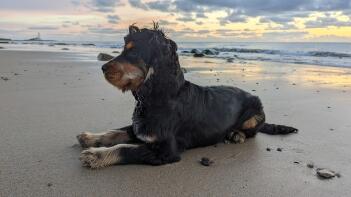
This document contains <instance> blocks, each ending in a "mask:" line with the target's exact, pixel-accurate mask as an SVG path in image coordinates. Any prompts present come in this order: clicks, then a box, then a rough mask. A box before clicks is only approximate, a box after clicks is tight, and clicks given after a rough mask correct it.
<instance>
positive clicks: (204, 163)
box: [200, 157, 214, 166]
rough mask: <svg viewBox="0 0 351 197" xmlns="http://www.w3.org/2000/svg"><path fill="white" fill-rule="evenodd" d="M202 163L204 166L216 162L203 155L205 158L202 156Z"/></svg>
mask: <svg viewBox="0 0 351 197" xmlns="http://www.w3.org/2000/svg"><path fill="white" fill-rule="evenodd" d="M200 163H201V165H203V166H210V165H212V164H213V163H214V161H211V160H210V159H209V158H207V157H203V158H201V160H200Z"/></svg>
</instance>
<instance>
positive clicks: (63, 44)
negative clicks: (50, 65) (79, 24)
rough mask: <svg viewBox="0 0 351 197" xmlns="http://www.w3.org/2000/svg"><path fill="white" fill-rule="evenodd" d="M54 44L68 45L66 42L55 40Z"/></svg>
mask: <svg viewBox="0 0 351 197" xmlns="http://www.w3.org/2000/svg"><path fill="white" fill-rule="evenodd" d="M54 45H68V44H67V43H63V42H57V43H54Z"/></svg>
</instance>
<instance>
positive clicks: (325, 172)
mask: <svg viewBox="0 0 351 197" xmlns="http://www.w3.org/2000/svg"><path fill="white" fill-rule="evenodd" d="M317 175H318V176H319V177H320V178H323V179H331V178H334V177H335V176H337V173H335V172H334V171H332V170H329V169H325V168H318V169H317Z"/></svg>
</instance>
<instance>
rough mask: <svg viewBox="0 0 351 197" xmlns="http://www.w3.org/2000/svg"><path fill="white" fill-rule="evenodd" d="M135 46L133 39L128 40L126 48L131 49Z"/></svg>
mask: <svg viewBox="0 0 351 197" xmlns="http://www.w3.org/2000/svg"><path fill="white" fill-rule="evenodd" d="M133 47H134V43H133V41H130V42H128V43H127V44H126V49H131V48H133Z"/></svg>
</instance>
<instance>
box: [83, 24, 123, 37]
mask: <svg viewBox="0 0 351 197" xmlns="http://www.w3.org/2000/svg"><path fill="white" fill-rule="evenodd" d="M88 31H89V32H91V33H96V34H123V35H124V34H126V33H127V30H125V29H114V28H109V27H101V26H99V25H98V26H95V27H92V26H91V27H88Z"/></svg>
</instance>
